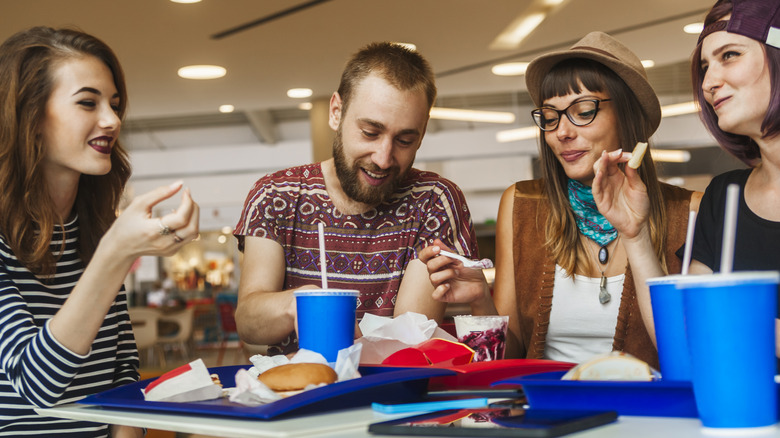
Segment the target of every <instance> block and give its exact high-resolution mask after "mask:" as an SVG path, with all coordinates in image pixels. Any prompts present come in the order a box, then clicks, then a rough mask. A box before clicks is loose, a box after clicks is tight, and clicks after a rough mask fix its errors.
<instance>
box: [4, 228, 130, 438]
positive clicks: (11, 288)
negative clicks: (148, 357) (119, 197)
mask: <svg viewBox="0 0 780 438" xmlns="http://www.w3.org/2000/svg"><path fill="white" fill-rule="evenodd" d="M77 238H78V219H74V220H73V221H71V222H69V223H67V224H65V227H64V229H62V228H59V227H56V228H55V230H54V235H53V236H52V242H51V248H52V251H53V252H54V253H55V254H59V251H60V248H61V245H62V241H63V239H65V250H64V252H63V253H62V254H61V256H60V257H59V259H58V261H57V270H56V274H55V276H54V278H53V279H50V280H48V281H42V280H40V279H38V278H37V277H36V276H35V275H33V274H32V273H31V272H30V271H29V270H27V268H25V267H24V266H22V265H21V264H20V263H19V261H18V260H17V258H16V257H15V256H14V254H13V252H12V251H11V249H10V247H9V246H8V245H7V243H6V240H5V238H4V236H0V436H14V437H23V436H36V435H38V436H51V437H55V436H56V437H105V436H108V426H106V425H104V424H97V423H88V422H83V421H71V420H65V419H58V418H51V417H43V416H40V415H38V414H37V413H36V412H35V411H33V408H40V407H43V408H45V407H52V406H55V405H61V404H66V403H73V402H75V401H77V400H80V399H82V398H84V397H86V396H87V395H90V394H95V393H98V392H101V391H105V390H107V389H111V388H113V387H116V386H120V385H124V384H127V383H132V382H135V381H137V380H138V353H137V350H136V348H135V340H134V338H133V333H132V327H131V325H130V319H129V317H128V313H127V296H126V294H125V292H124V291H121V292H120V293H119V295H118V296H117V299H116V300H115V302H114V304H113V305H112V307H111V309H110V310H109V311H108V314H107V315H106V317H105V320H104V322H103V325H102V327H101V328H100V331H99V333H98V335H97V338H96V339H95V341H94V342H93V343H92V349H91V351H90V352H89V353H88V354H86V355H84V356H82V355H79V354H76V353H74V352H72V351H70V350H68V349H67V348H66V347H65V346H63V345H62V344H60V343H59V342H58V341H57V340H56V339H55V338H54V336H53V335H52V333H51V331H50V330H49V324H48V321H49V319H51V317H52V316H54V314H55V313H56V312H57V311H58V310H59V309H60V307H62V304H63V303H64V302H65V299H66V298H68V295H69V294H70V291H71V290H72V289H73V287H74V286H75V285H76V282H77V281H78V280H79V278H80V277H81V274H82V273H83V271H84V266H83V263H82V262H81V259H80V258H79V256H78V254H77V251H76V248H77V244H76V243H77ZM106 293H114V292H113V291H106ZM84 311H85V312H87V311H90V309H84Z"/></svg>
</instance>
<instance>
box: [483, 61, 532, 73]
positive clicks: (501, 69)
mask: <svg viewBox="0 0 780 438" xmlns="http://www.w3.org/2000/svg"><path fill="white" fill-rule="evenodd" d="M527 68H528V63H527V62H507V63H504V64H496V65H494V66H493V68H491V69H490V71H492V72H493V74H494V75H497V76H520V75H524V74H525V71H526V69H527Z"/></svg>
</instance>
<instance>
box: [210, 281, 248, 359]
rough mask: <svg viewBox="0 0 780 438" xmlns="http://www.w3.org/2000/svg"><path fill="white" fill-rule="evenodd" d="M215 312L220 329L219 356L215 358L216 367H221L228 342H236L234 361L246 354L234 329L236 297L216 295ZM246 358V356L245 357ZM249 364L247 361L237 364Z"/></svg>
mask: <svg viewBox="0 0 780 438" xmlns="http://www.w3.org/2000/svg"><path fill="white" fill-rule="evenodd" d="M216 302H217V311H218V315H219V327H220V330H219V331H220V333H219V336H220V341H219V354H218V356H217V366H222V360H223V359H224V358H225V350H226V349H227V347H228V343H229V342H234V341H237V342H238V348H237V349H236V351H235V357H234V358H233V359H234V360H236V358H237V357H239V355H240V354H241V353H244V354H246V351H245V349H244V343H243V342H242V341H241V338H239V337H238V328H237V327H236V304H237V302H238V297H237V295H236V294H218V295H217V299H216ZM247 357H248V356H247ZM243 362H247V363H248V362H249V360H248V359H246V360H243V361H241V362H238V363H243Z"/></svg>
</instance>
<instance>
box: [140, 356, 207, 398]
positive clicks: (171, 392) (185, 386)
mask: <svg viewBox="0 0 780 438" xmlns="http://www.w3.org/2000/svg"><path fill="white" fill-rule="evenodd" d="M142 392H143V394H144V399H145V400H146V401H166V402H193V401H201V400H212V399H215V398H219V397H222V387H221V386H219V385H217V384H215V383H214V382H213V381H212V380H211V375H210V374H209V370H208V369H207V368H206V365H205V364H204V363H203V360H202V359H197V360H195V361H192V362H190V363H188V364H187V365H182V366H180V367H178V368H176V369H173V370H171V371H168V372H167V373H165V374H163V375H162V376H160V377H159V378H157V379H156V380H154V381H152V383H150V384H149V385H148V386H147V387H146V388H144V389H143V390H142Z"/></svg>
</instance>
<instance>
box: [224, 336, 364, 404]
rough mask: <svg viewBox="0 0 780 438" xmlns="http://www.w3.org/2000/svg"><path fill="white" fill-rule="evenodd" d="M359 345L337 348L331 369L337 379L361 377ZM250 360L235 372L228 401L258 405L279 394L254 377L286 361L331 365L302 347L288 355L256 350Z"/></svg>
mask: <svg viewBox="0 0 780 438" xmlns="http://www.w3.org/2000/svg"><path fill="white" fill-rule="evenodd" d="M362 348H363V346H362V345H358V344H355V345H352V346H350V347H347V348H343V349H341V350H339V353H338V357H337V359H336V363H335V365H333V369H334V370H335V371H336V375H338V380H337V381H338V382H341V381H345V380H350V379H355V378H358V377H360V373H359V372H358V364H359V363H360V352H361V350H362ZM249 361H250V362H252V365H253V366H252V368H250V369H248V370H245V369H239V370H238V372H236V387H235V388H232V389H231V391H230V401H232V402H235V403H240V404H242V405H245V406H259V405H262V404H266V403H270V402H274V401H276V400H279V399H281V398H282V397H281V396H280V395H279V394H278V393H277V392H276V391H274V390H272V389H271V388H269V387H268V386H266V385H265V384H264V383H263V382H261V381H259V380H257V376H259V375H260V374H262V373H264V372H265V371H268V370H269V369H271V368H273V367H276V366H279V365H284V364H287V363H321V364H325V365H329V366H330V364H329V363H328V361H327V360H326V359H325V357H324V356H323V355H321V354H319V353H317V352H315V351H311V350H306V349H305V348H302V349H300V350H298V352H297V353H295V355H294V356H293V357H292V358H289V359H288V358H287V356H283V355H278V356H264V355H262V354H256V355H254V356H252V357H250V358H249ZM316 387H317V386H315V385H310V386H308V387H306V388H304V390H309V389H313V388H316Z"/></svg>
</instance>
